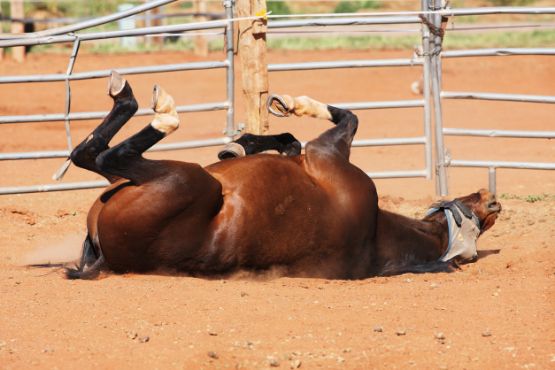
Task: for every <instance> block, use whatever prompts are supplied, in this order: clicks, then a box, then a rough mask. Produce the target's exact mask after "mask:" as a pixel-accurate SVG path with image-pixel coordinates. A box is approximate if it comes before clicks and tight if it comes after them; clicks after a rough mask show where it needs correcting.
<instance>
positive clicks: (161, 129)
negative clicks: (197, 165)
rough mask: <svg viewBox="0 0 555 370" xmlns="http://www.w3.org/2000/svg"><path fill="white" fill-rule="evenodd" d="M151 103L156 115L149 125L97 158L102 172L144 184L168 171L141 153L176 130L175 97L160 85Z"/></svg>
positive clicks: (155, 90)
mask: <svg viewBox="0 0 555 370" xmlns="http://www.w3.org/2000/svg"><path fill="white" fill-rule="evenodd" d="M152 103H153V104H152V105H153V109H154V111H155V112H156V114H155V115H154V120H153V121H152V122H151V123H150V124H148V125H147V126H146V127H145V128H144V129H142V130H141V131H140V132H138V133H137V134H135V135H133V136H131V137H130V138H128V139H126V140H125V141H123V142H121V143H120V144H118V145H116V146H114V147H113V148H110V149H108V150H105V151H104V152H102V153H101V154H100V155H99V156H98V157H97V158H96V166H97V167H98V168H99V169H100V170H101V171H102V172H104V173H107V174H109V175H112V176H117V177H121V178H126V179H129V180H131V181H133V182H134V183H135V184H141V183H144V182H146V181H148V180H151V179H153V178H154V177H156V176H157V174H162V173H164V172H165V171H166V169H165V168H164V166H162V165H159V163H158V161H153V160H147V159H145V158H143V156H142V154H143V153H144V152H145V151H146V150H147V149H148V148H150V147H151V146H153V145H154V144H156V143H157V142H158V141H160V140H162V139H163V138H164V137H165V136H166V135H169V134H170V133H172V132H173V131H174V130H176V129H177V127H178V126H179V116H178V115H177V112H176V110H175V103H174V100H173V98H172V97H171V96H170V95H168V94H167V93H166V92H165V91H164V90H162V89H161V88H160V87H159V86H157V85H156V86H154V92H153V101H152Z"/></svg>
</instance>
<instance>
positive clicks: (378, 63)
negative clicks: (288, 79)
mask: <svg viewBox="0 0 555 370" xmlns="http://www.w3.org/2000/svg"><path fill="white" fill-rule="evenodd" d="M423 64H424V60H423V59H420V58H419V59H382V60H342V61H331V62H302V63H280V64H268V71H269V72H282V71H304V70H314V69H332V68H334V69H335V68H368V67H413V66H421V65H423ZM0 81H1V80H0Z"/></svg>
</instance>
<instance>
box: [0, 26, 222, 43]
mask: <svg viewBox="0 0 555 370" xmlns="http://www.w3.org/2000/svg"><path fill="white" fill-rule="evenodd" d="M227 23H228V21H227V20H217V21H208V22H196V23H186V24H175V25H170V26H155V27H143V28H134V29H132V30H123V31H105V32H90V33H79V34H75V35H60V36H45V37H32V38H18V39H11V40H0V48H3V47H12V46H29V45H43V44H59V43H67V42H73V41H75V39H77V38H78V39H80V40H81V41H92V40H104V39H112V38H120V37H133V36H145V35H156V34H159V33H168V32H187V31H197V30H208V29H215V28H225V26H226V25H227Z"/></svg>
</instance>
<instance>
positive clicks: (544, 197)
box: [499, 193, 555, 203]
mask: <svg viewBox="0 0 555 370" xmlns="http://www.w3.org/2000/svg"><path fill="white" fill-rule="evenodd" d="M499 198H501V199H518V200H523V201H525V202H528V203H536V202H542V201H550V200H555V194H547V193H543V194H528V195H516V194H508V193H503V194H501V195H500V196H499Z"/></svg>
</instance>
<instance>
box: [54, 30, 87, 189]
mask: <svg viewBox="0 0 555 370" xmlns="http://www.w3.org/2000/svg"><path fill="white" fill-rule="evenodd" d="M80 45H81V40H80V39H79V38H78V37H75V41H74V42H73V50H72V51H71V55H70V56H69V63H68V65H67V70H66V80H65V84H66V100H65V112H64V126H65V128H66V140H67V149H68V152H69V153H71V151H72V150H73V144H72V142H71V121H70V119H69V112H70V111H71V85H70V83H69V76H70V75H71V74H72V73H73V66H74V65H75V59H76V58H77V53H78V52H79V46H80ZM70 165H71V160H70V159H69V157H68V158H67V159H66V161H65V162H64V164H62V166H61V167H60V168H59V169H58V170H57V171H56V173H54V175H53V176H52V179H53V180H56V181H60V180H61V179H62V178H63V177H64V175H65V173H66V171H67V170H68V168H69V166H70Z"/></svg>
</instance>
